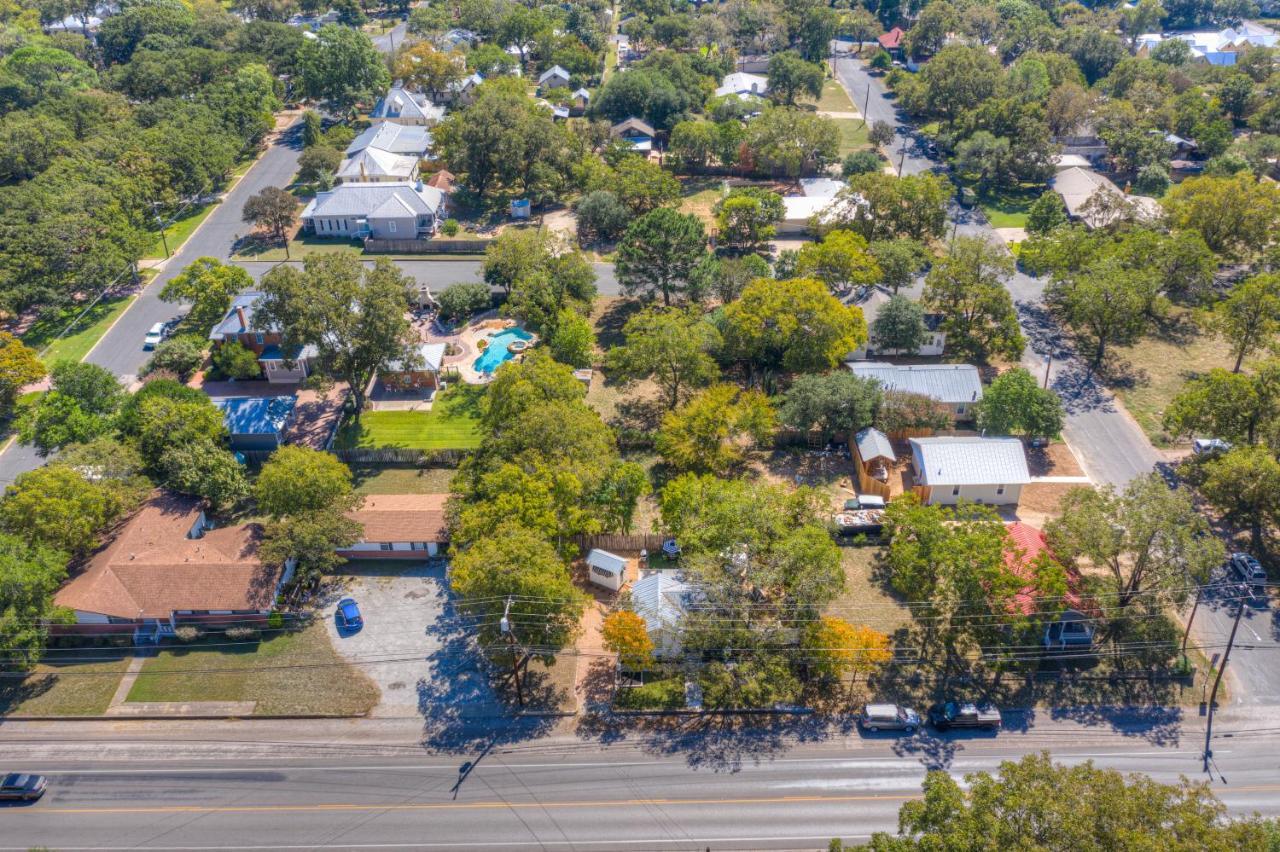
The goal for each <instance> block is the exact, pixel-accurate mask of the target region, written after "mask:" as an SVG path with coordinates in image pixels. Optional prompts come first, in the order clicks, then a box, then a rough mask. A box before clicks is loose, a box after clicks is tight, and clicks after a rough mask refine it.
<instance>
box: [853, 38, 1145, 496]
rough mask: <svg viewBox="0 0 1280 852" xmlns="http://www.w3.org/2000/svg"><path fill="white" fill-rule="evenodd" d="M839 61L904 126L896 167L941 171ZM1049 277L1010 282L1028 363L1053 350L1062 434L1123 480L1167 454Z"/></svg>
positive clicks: (862, 94) (957, 225) (863, 78)
mask: <svg viewBox="0 0 1280 852" xmlns="http://www.w3.org/2000/svg"><path fill="white" fill-rule="evenodd" d="M835 67H836V73H837V74H838V75H839V77H840V81H841V83H843V84H844V87H845V89H846V90H847V91H848V92H849V93H850V97H851V98H852V99H853V101H854V103H855V104H856V105H857V106H858V108H859V109H862V108H863V107H864V106H865V107H866V110H865V112H866V116H867V121H868V122H869V123H872V124H874V123H875V122H877V121H887V122H889V123H890V124H892V125H893V126H894V128H895V129H896V130H897V135H896V136H895V137H894V140H893V143H892V144H891V145H889V146H888V148H887V149H886V153H888V154H891V155H892V157H891V159H892V165H893V166H894V167H897V165H898V163H899V160H901V162H902V172H903V174H920V173H921V172H926V171H935V172H938V173H942V171H943V166H942V164H941V163H939V162H937V161H935V160H932V159H930V158H929V156H928V154H927V152H926V151H925V149H924V147H923V146H922V145H921V144H919V142H918V141H917V139H916V138H915V136H914V135H913V132H912V129H911V127H910V126H909V125H908V124H906V123H905V122H904V121H903V120H902V119H901V118H900V117H899V116H898V112H897V109H896V108H895V106H894V103H893V101H892V100H890V99H889V98H888V97H886V95H885V89H884V84H883V82H882V80H881V78H878V77H872V76H870V75H869V74H867V73H866V71H865V69H864V67H863V65H862V64H861V63H859V62H856V61H855V60H853V59H851V58H844V57H842V58H838V59H836V61H835ZM868 87H870V97H869V98H868V96H867V93H868ZM950 216H951V220H952V223H953V227H954V230H955V233H956V234H958V235H970V236H980V237H984V238H986V239H988V240H991V241H997V240H998V239H999V238H998V237H997V236H996V233H995V231H994V229H992V227H991V226H990V225H989V224H988V223H987V221H986V218H985V217H984V216H983V215H982V212H981V211H980V210H978V209H977V208H976V207H975V208H974V209H973V210H964V209H962V208H961V207H960V206H959V205H957V204H954V203H953V204H952V205H951V210H950ZM1044 284H1045V282H1044V281H1042V280H1039V279H1037V278H1033V277H1032V276H1029V275H1026V274H1024V273H1022V272H1018V273H1016V274H1015V275H1014V276H1013V277H1012V278H1011V279H1010V280H1009V282H1008V284H1007V286H1008V289H1009V292H1010V293H1011V294H1012V295H1013V299H1014V303H1015V304H1016V306H1017V309H1018V317H1019V320H1020V322H1021V324H1022V328H1023V331H1024V333H1025V334H1026V336H1027V339H1028V340H1029V341H1030V344H1031V345H1030V346H1029V347H1028V348H1027V351H1026V352H1025V353H1024V355H1023V358H1022V360H1023V364H1024V365H1025V366H1026V367H1027V369H1028V370H1030V371H1031V372H1032V373H1033V374H1034V375H1037V376H1043V375H1044V372H1045V363H1046V361H1047V360H1048V358H1049V357H1052V358H1053V363H1052V366H1051V368H1050V378H1051V381H1052V384H1053V388H1054V389H1055V390H1056V391H1058V393H1059V395H1060V396H1061V397H1062V399H1063V402H1064V403H1065V405H1066V408H1067V425H1066V428H1064V429H1063V436H1064V437H1065V438H1066V439H1067V442H1068V443H1070V444H1071V446H1072V448H1073V449H1074V450H1075V451H1076V456H1077V458H1079V459H1080V463H1081V464H1082V465H1083V466H1084V468H1085V472H1086V473H1088V475H1089V477H1090V478H1091V479H1092V480H1093V481H1094V482H1096V483H1100V484H1106V483H1109V484H1112V485H1123V484H1125V483H1126V482H1128V481H1129V480H1131V479H1133V478H1134V477H1135V476H1139V475H1141V474H1143V473H1146V472H1148V471H1150V470H1151V469H1152V468H1154V467H1155V466H1156V465H1157V464H1158V463H1159V462H1160V460H1161V457H1160V454H1159V453H1158V452H1157V451H1156V450H1155V448H1154V447H1152V446H1151V443H1150V442H1149V441H1148V440H1147V437H1146V435H1144V434H1143V433H1142V429H1141V428H1139V426H1138V424H1137V423H1135V422H1134V421H1133V419H1132V418H1131V417H1129V415H1128V414H1127V413H1126V412H1125V411H1124V410H1123V408H1121V407H1120V406H1119V404H1118V403H1117V402H1116V401H1115V398H1114V397H1113V396H1112V395H1111V393H1110V392H1109V391H1108V390H1106V388H1104V387H1102V385H1100V384H1099V383H1098V382H1096V381H1095V380H1094V379H1093V378H1092V377H1090V376H1088V375H1087V371H1086V369H1085V365H1084V364H1083V363H1082V362H1081V361H1080V360H1079V359H1078V358H1076V357H1075V355H1074V353H1073V352H1072V351H1071V347H1070V342H1069V341H1068V340H1066V339H1064V337H1063V335H1062V332H1061V330H1060V329H1059V328H1058V327H1057V325H1056V323H1054V322H1053V320H1052V319H1051V318H1049V317H1048V315H1047V313H1046V311H1045V309H1044V306H1043V304H1042V298H1043V295H1044Z"/></svg>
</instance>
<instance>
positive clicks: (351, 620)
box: [338, 598, 364, 630]
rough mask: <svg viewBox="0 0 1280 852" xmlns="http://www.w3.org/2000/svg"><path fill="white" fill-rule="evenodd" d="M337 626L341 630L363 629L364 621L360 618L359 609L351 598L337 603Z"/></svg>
mask: <svg viewBox="0 0 1280 852" xmlns="http://www.w3.org/2000/svg"><path fill="white" fill-rule="evenodd" d="M338 626H340V627H341V628H342V629H343V630H359V629H360V628H361V627H364V619H363V618H361V617H360V607H359V606H358V605H357V604H356V602H355V600H354V599H353V598H343V599H342V600H340V601H338Z"/></svg>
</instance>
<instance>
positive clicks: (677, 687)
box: [614, 677, 685, 710]
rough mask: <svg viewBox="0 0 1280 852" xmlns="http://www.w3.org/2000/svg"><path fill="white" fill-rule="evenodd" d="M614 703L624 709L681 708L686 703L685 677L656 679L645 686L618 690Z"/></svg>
mask: <svg viewBox="0 0 1280 852" xmlns="http://www.w3.org/2000/svg"><path fill="white" fill-rule="evenodd" d="M614 704H615V705H616V706H617V707H618V708H620V709H623V710H680V709H683V708H684V706H685V704H684V678H683V677H672V678H667V679H665V680H655V681H651V682H649V683H646V684H645V685H644V686H636V687H631V688H628V689H620V690H618V697H617V700H616V701H615V702H614Z"/></svg>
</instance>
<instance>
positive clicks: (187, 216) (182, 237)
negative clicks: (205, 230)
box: [142, 201, 218, 260]
mask: <svg viewBox="0 0 1280 852" xmlns="http://www.w3.org/2000/svg"><path fill="white" fill-rule="evenodd" d="M217 206H218V202H216V201H215V202H214V203H212V204H202V205H200V206H198V207H193V208H192V209H190V210H188V211H187V212H186V213H184V214H183V215H182V216H180V217H178V218H177V219H176V220H174V222H173V224H172V225H169V226H168V227H167V228H165V229H164V239H161V238H160V235H159V233H157V234H156V241H155V243H154V244H153V245H152V246H151V248H149V249H147V253H146V254H144V255H143V256H142V257H143V258H144V259H148V260H159V259H161V258H163V257H165V253H164V247H165V241H166V240H167V241H168V244H169V253H170V254H173V253H174V252H176V251H177V250H178V248H179V247H180V246H181V245H182V244H183V243H185V242H186V241H187V238H188V237H190V236H191V235H192V233H194V232H195V229H196V228H198V227H200V223H201V222H203V221H204V220H205V219H208V218H209V214H210V213H212V212H213V208H215V207H217Z"/></svg>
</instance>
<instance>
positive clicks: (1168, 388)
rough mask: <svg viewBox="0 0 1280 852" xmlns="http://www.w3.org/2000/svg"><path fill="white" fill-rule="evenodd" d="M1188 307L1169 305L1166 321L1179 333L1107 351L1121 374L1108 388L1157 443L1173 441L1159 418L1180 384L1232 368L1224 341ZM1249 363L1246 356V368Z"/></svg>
mask: <svg viewBox="0 0 1280 852" xmlns="http://www.w3.org/2000/svg"><path fill="white" fill-rule="evenodd" d="M1189 313H1190V312H1189V311H1188V310H1187V309H1185V308H1174V309H1173V310H1172V311H1171V313H1170V321H1171V322H1167V323H1166V327H1168V326H1169V325H1170V324H1172V325H1174V326H1176V328H1177V329H1178V333H1177V334H1166V335H1162V336H1151V337H1145V338H1143V339H1142V340H1139V341H1138V342H1137V343H1135V344H1134V345H1132V346H1117V347H1115V348H1113V349H1112V350H1111V353H1110V354H1109V355H1108V356H1107V359H1108V361H1109V362H1110V363H1112V364H1115V365H1118V366H1119V368H1120V370H1119V372H1121V373H1122V374H1123V376H1124V377H1125V378H1124V381H1122V382H1114V381H1113V382H1112V389H1113V390H1114V391H1115V392H1116V395H1117V396H1119V397H1120V400H1121V401H1122V402H1123V403H1124V407H1125V408H1126V409H1128V411H1129V413H1130V414H1131V415H1133V418H1134V419H1135V420H1137V421H1138V425H1140V426H1141V427H1142V431H1144V432H1146V433H1147V437H1148V438H1150V439H1151V442H1152V443H1153V444H1155V445H1156V446H1158V447H1167V446H1169V445H1170V444H1171V443H1172V442H1173V439H1172V438H1171V436H1170V435H1169V434H1168V433H1167V432H1165V430H1164V427H1163V426H1162V425H1161V420H1162V419H1163V418H1164V412H1165V409H1166V408H1168V407H1169V403H1170V401H1172V400H1173V398H1174V397H1175V396H1177V394H1178V392H1179V391H1181V390H1182V388H1183V386H1185V385H1186V383H1187V382H1188V381H1190V380H1191V379H1194V378H1196V377H1197V376H1202V375H1204V374H1205V373H1207V372H1209V371H1210V370H1212V369H1214V368H1215V367H1221V368H1224V369H1227V370H1230V369H1231V368H1232V367H1233V366H1234V363H1233V360H1232V358H1231V354H1230V352H1228V350H1227V346H1226V344H1225V343H1224V342H1223V341H1222V340H1221V339H1219V338H1218V337H1216V336H1214V335H1212V334H1207V333H1205V332H1203V331H1201V330H1200V329H1199V328H1197V327H1196V326H1195V325H1193V324H1192V323H1191V322H1190V318H1189ZM1249 364H1250V362H1249V361H1248V360H1246V361H1245V365H1244V366H1245V369H1246V370H1248V368H1249Z"/></svg>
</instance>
